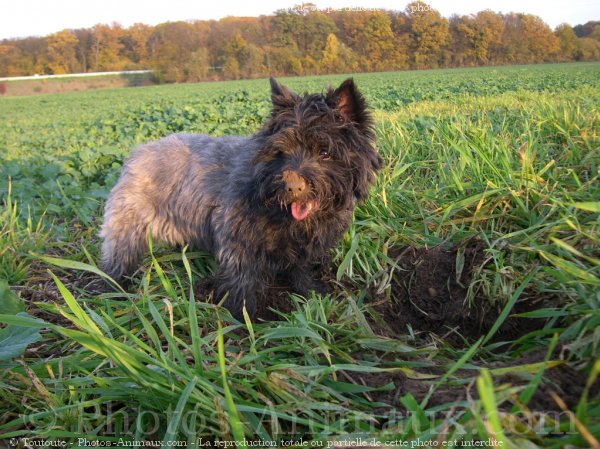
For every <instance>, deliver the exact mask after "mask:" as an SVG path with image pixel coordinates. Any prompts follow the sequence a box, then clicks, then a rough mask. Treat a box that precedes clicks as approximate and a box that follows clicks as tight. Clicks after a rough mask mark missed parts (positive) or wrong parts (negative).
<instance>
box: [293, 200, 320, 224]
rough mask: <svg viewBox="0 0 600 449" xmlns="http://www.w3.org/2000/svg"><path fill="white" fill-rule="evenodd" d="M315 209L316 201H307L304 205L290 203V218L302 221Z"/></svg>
mask: <svg viewBox="0 0 600 449" xmlns="http://www.w3.org/2000/svg"><path fill="white" fill-rule="evenodd" d="M316 208H317V202H316V201H313V200H311V201H307V202H306V203H305V204H298V203H296V202H293V203H292V216H293V217H294V218H295V219H296V220H304V219H305V218H306V217H308V216H309V215H310V213H311V212H312V211H313V210H315V209H316Z"/></svg>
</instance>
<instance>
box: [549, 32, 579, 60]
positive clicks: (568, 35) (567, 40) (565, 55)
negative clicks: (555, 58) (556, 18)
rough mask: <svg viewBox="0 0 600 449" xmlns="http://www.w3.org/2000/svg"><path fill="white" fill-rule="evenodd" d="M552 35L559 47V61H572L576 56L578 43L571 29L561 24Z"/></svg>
mask: <svg viewBox="0 0 600 449" xmlns="http://www.w3.org/2000/svg"><path fill="white" fill-rule="evenodd" d="M554 34H555V35H556V37H557V38H558V44H559V46H560V55H559V59H560V60H561V61H573V60H574V59H575V57H576V54H577V41H578V38H577V35H576V34H575V31H573V28H572V27H571V26H570V25H569V24H567V23H562V24H560V25H558V26H557V27H556V29H555V30H554Z"/></svg>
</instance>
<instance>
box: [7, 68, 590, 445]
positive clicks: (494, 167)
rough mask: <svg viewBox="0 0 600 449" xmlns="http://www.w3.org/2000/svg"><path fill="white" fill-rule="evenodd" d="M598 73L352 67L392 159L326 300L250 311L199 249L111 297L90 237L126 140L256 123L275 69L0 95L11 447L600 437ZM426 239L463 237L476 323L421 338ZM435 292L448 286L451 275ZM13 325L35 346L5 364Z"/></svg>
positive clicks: (463, 266)
mask: <svg viewBox="0 0 600 449" xmlns="http://www.w3.org/2000/svg"><path fill="white" fill-rule="evenodd" d="M599 74H600V65H599V64H597V63H594V64H567V65H548V66H534V67H515V68H510V67H507V68H492V69H473V70H456V71H426V72H408V73H390V74H372V75H360V76H357V82H358V84H359V86H360V87H361V88H363V89H364V91H365V93H366V95H367V96H368V98H369V100H370V102H371V104H372V105H373V106H374V109H375V118H376V128H377V136H378V149H379V151H380V153H381V155H382V157H383V158H384V160H385V162H386V166H385V169H384V170H383V171H382V173H381V174H380V176H379V179H378V184H377V186H376V187H375V188H374V189H373V194H372V196H371V198H370V199H369V201H367V202H366V203H364V204H362V205H361V206H360V207H359V209H358V210H357V211H356V214H355V222H354V225H353V226H352V229H351V230H350V231H349V233H348V234H347V235H346V236H345V237H344V239H343V240H342V241H341V242H340V244H339V245H338V246H337V247H336V248H335V249H334V251H333V253H332V256H333V272H332V274H331V276H330V277H331V284H332V286H334V291H333V293H331V294H330V295H327V296H324V297H314V296H313V297H310V298H301V297H295V296H292V297H291V298H290V301H291V302H292V306H291V311H290V312H289V313H280V316H281V319H280V320H279V321H274V322H255V323H251V322H249V321H246V322H244V323H239V322H236V321H235V320H233V319H232V318H231V317H230V316H229V314H228V313H227V312H226V311H225V310H223V309H222V308H220V307H219V306H218V305H215V304H210V303H207V302H205V301H204V297H205V294H206V292H205V291H203V290H202V289H201V288H200V287H197V288H194V285H195V284H196V281H197V280H198V279H200V278H205V277H207V276H210V274H211V273H212V272H214V261H213V260H212V258H211V257H209V256H207V255H206V254H204V253H201V252H196V251H191V250H185V251H183V252H176V251H172V250H171V251H169V250H166V249H162V248H156V249H155V250H154V252H153V255H152V256H151V257H149V258H148V259H147V260H146V263H145V265H144V266H143V267H142V269H141V270H140V272H139V273H138V275H137V276H136V277H135V279H134V285H133V286H132V287H131V288H129V289H128V290H127V291H120V290H116V291H115V292H112V293H100V289H99V288H98V282H99V281H98V279H100V278H101V274H100V272H99V270H98V269H97V267H96V263H97V260H98V245H99V242H98V238H97V232H98V226H99V223H100V222H101V213H102V212H101V208H102V204H103V200H104V198H105V197H106V195H107V193H108V190H109V189H110V187H111V186H112V184H113V183H114V182H115V181H116V177H117V176H118V173H119V170H120V167H121V164H122V162H123V160H124V158H125V157H126V154H127V153H128V151H129V150H130V148H131V147H132V146H134V145H136V144H138V143H140V142H142V141H145V140H148V139H152V138H156V137H159V136H161V135H164V134H168V133H170V132H175V131H181V130H187V131H192V132H211V133H213V134H217V135H219V134H237V133H241V134H248V133H250V132H252V130H253V129H256V127H258V126H259V125H260V123H261V122H262V120H263V119H264V117H265V116H266V115H267V114H268V101H267V96H268V91H267V88H266V87H265V86H267V84H265V82H264V80H262V81H260V80H258V81H249V82H231V83H212V84H199V85H182V86H161V87H152V88H138V89H123V90H115V91H106V92H93V93H79V94H65V95H64V96H46V97H30V98H21V99H12V98H6V99H3V100H2V103H0V119H3V120H4V123H5V124H6V126H5V127H4V128H3V129H2V130H1V131H0V154H2V155H3V159H4V163H3V165H2V168H0V172H1V174H2V177H3V179H0V194H2V197H3V203H4V208H3V209H2V213H1V221H0V255H1V259H0V270H2V271H1V272H0V273H1V274H0V275H1V276H2V278H3V279H5V280H6V281H7V284H8V285H10V287H11V290H12V291H11V290H8V289H6V288H5V289H2V288H0V295H2V298H0V303H2V302H3V301H4V302H5V303H7V304H8V303H10V304H15V302H21V303H22V304H23V307H21V308H19V307H16V306H14V307H11V308H8V307H7V308H5V309H3V308H1V307H0V321H1V322H4V323H6V326H5V327H4V328H3V329H1V330H0V332H2V333H3V334H2V336H4V337H5V338H7V340H3V338H0V387H1V388H2V390H3V392H4V393H3V395H2V399H0V440H1V439H10V438H23V437H38V438H42V439H48V440H52V439H54V440H61V441H67V442H70V443H73V444H75V445H77V444H80V443H78V438H87V439H88V440H90V441H91V440H93V439H97V438H101V439H105V440H111V441H119V439H121V438H122V439H124V440H140V439H142V438H144V439H146V440H148V441H155V442H157V445H160V444H161V443H164V444H167V442H168V441H179V442H183V441H185V442H187V443H189V444H191V443H192V442H194V443H199V442H208V441H210V442H212V441H214V440H232V441H240V442H241V441H243V440H244V438H245V439H246V440H248V441H249V442H256V441H258V440H261V441H263V442H276V443H279V444H281V440H293V441H294V442H296V443H297V442H299V441H301V440H302V441H308V440H311V441H314V442H315V443H314V444H315V445H319V444H321V445H323V446H327V443H326V441H330V442H332V441H338V442H341V441H344V440H345V441H346V442H347V443H348V442H352V441H357V440H356V439H357V438H362V439H363V441H364V440H367V439H369V441H370V439H373V438H374V439H375V440H377V441H381V442H394V441H396V442H400V441H402V442H408V443H407V444H408V445H410V446H412V447H419V445H420V447H423V446H425V447H427V446H429V447H431V446H433V445H435V443H437V446H438V447H439V446H441V445H442V443H443V442H446V443H447V444H446V446H447V445H448V443H450V444H452V443H454V442H455V441H456V443H454V445H457V446H458V445H460V444H461V442H462V443H463V444H467V443H469V442H471V441H488V442H489V441H492V442H494V441H495V442H496V443H494V444H496V447H499V443H500V442H502V443H503V446H502V447H518V448H522V447H528V448H529V447H531V448H535V447H540V448H541V447H543V448H547V447H549V448H553V447H555V448H562V447H565V446H567V445H572V446H575V447H598V441H597V439H596V437H595V436H594V435H598V434H600V420H599V419H598V416H600V400H599V398H598V387H597V384H596V383H595V381H596V379H597V376H598V374H599V373H600V362H599V355H600V350H599V347H598V345H599V342H600V334H599V331H598V329H600V326H599V324H600V312H599V311H600V307H599V305H600V296H599V295H598V292H599V291H600V288H599V287H600V273H599V271H600V269H599V265H600V257H599V254H598V247H599V243H600V242H599V234H598V230H599V226H600V220H599V215H598V208H599V207H600V206H599V203H598V198H600V183H599V182H598V176H599V163H600V150H599V148H600V139H599V138H598V136H599V129H600V126H599V125H600V116H599V114H598V104H599V103H600V88H599V84H598V81H597V80H598V79H600V77H598V75H599ZM340 79H342V77H324V78H321V79H320V78H311V79H297V80H296V79H290V80H289V84H290V85H292V86H293V87H295V88H297V89H299V90H303V89H305V88H306V89H313V88H314V87H315V86H316V87H317V88H319V89H320V88H321V87H322V86H323V85H326V84H328V83H335V82H338V81H339V80H340ZM287 81H288V80H286V82H287ZM32 111H35V112H32ZM9 177H10V179H11V181H10V182H9ZM465 242H466V243H465ZM468 242H478V243H477V245H478V246H477V247H478V248H480V250H479V252H480V254H479V256H478V257H480V259H477V260H478V263H471V261H470V259H469V258H468V255H469V254H470V253H469V251H470V249H469V248H470V247H469V245H470V243H468ZM439 247H454V248H455V252H453V253H451V254H452V257H454V259H453V261H452V272H453V273H452V279H456V280H457V282H458V283H460V282H461V279H462V280H466V285H464V286H462V287H461V288H463V290H464V292H465V296H464V298H461V301H462V299H464V307H465V308H464V309H463V308H461V309H460V310H456V311H455V312H454V314H458V315H460V314H461V313H465V314H466V313H467V312H466V311H468V310H481V311H483V315H484V317H483V318H486V319H487V321H486V323H487V324H485V325H484V326H483V327H481V328H479V327H478V323H476V322H473V323H472V325H471V324H470V321H469V320H468V319H465V320H464V322H461V323H462V324H460V325H454V324H448V326H440V327H438V328H435V329H438V330H431V329H434V328H433V327H427V326H429V325H433V324H435V325H436V326H437V325H438V324H436V323H437V321H435V320H436V318H435V316H434V315H433V313H432V310H431V309H428V308H427V306H428V304H427V302H423V301H421V302H419V301H418V300H419V299H422V298H417V297H411V299H410V300H411V301H413V304H410V303H403V302H401V298H403V292H404V291H411V288H412V289H413V290H412V291H413V292H414V291H416V290H415V289H416V288H418V286H415V285H414V284H410V283H409V284H407V285H404V284H402V282H400V281H399V279H405V277H400V274H402V273H404V272H405V271H406V270H407V265H406V259H405V256H403V254H406V252H405V251H406V248H418V249H420V250H422V251H424V252H423V254H425V255H427V254H433V253H432V252H427V251H429V250H431V249H433V248H439ZM413 279H419V278H416V277H414V278H413ZM447 288H448V289H449V290H450V291H451V292H452V291H458V290H456V289H457V288H458V287H457V286H456V285H454V284H453V283H452V282H451V281H450V277H449V278H448V283H447ZM453 289H454V290H453ZM463 290H460V291H461V292H462V291H463ZM9 297H10V299H8V298H9ZM430 302H435V301H434V299H431V301H430ZM388 304H396V306H398V307H400V309H398V308H396V309H390V308H388V307H387V305H388ZM453 304H454V303H453ZM413 306H415V307H416V309H415V308H413ZM461 307H462V306H461ZM23 308H25V309H26V312H27V313H23V311H22V309H23ZM417 309H419V310H420V312H418V311H417V312H415V310H417ZM391 310H396V311H397V310H401V311H402V312H401V314H400V315H398V316H395V315H394V314H393V313H391V312H390V311H391ZM411 311H412V312H411ZM16 312H19V313H18V314H17V313H16ZM413 312H414V313H416V314H415V315H414V319H411V320H409V322H408V324H407V325H406V326H405V327H402V328H401V329H399V328H397V327H395V324H396V323H397V322H398V321H399V318H401V315H402V314H404V315H407V314H409V313H413ZM421 312H423V313H421ZM516 315H518V317H517V316H516ZM474 316H477V315H474ZM410 317H411V318H413V315H410ZM484 321H485V320H484ZM442 324H443V323H442ZM25 334H26V335H28V336H29V337H28V338H29V339H30V340H27V341H31V343H30V344H29V347H28V349H27V351H26V352H24V353H23V355H22V356H20V357H15V356H14V355H10V356H8V355H6V356H5V357H3V355H5V354H7V353H6V352H4V349H3V348H4V346H3V343H2V342H3V341H13V340H14V338H15V335H25ZM38 335H39V339H38ZM9 337H10V338H13V340H9ZM5 346H6V345H5ZM22 349H23V350H24V348H22ZM553 398H555V399H553ZM199 439H202V440H199Z"/></svg>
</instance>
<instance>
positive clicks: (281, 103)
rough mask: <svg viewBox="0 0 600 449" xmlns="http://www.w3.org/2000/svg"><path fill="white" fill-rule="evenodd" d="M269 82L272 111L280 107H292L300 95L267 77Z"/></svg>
mask: <svg viewBox="0 0 600 449" xmlns="http://www.w3.org/2000/svg"><path fill="white" fill-rule="evenodd" d="M269 81H270V82H271V101H272V102H273V111H277V110H280V109H289V108H291V107H293V106H294V105H295V104H296V103H297V102H298V100H299V99H300V97H299V96H298V94H296V93H294V92H292V91H291V90H289V89H288V88H287V87H285V86H284V85H282V84H279V83H278V82H277V81H276V80H275V78H273V77H271V78H269Z"/></svg>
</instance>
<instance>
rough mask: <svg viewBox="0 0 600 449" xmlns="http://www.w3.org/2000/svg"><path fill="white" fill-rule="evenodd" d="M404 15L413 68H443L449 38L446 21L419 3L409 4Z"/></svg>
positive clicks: (433, 10) (431, 9)
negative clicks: (408, 30) (407, 20)
mask: <svg viewBox="0 0 600 449" xmlns="http://www.w3.org/2000/svg"><path fill="white" fill-rule="evenodd" d="M406 14H407V16H408V18H409V21H410V46H411V50H412V60H413V61H412V62H413V66H414V67H415V68H417V69H423V68H436V67H441V66H443V65H444V63H445V59H446V58H445V57H444V56H445V49H446V46H447V45H448V44H449V38H450V26H449V24H448V20H447V19H445V18H444V17H442V16H441V14H440V13H439V12H438V11H436V10H435V9H433V8H432V7H431V6H429V5H427V4H426V3H423V2H419V1H417V2H412V3H409V4H408V5H407V6H406Z"/></svg>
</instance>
